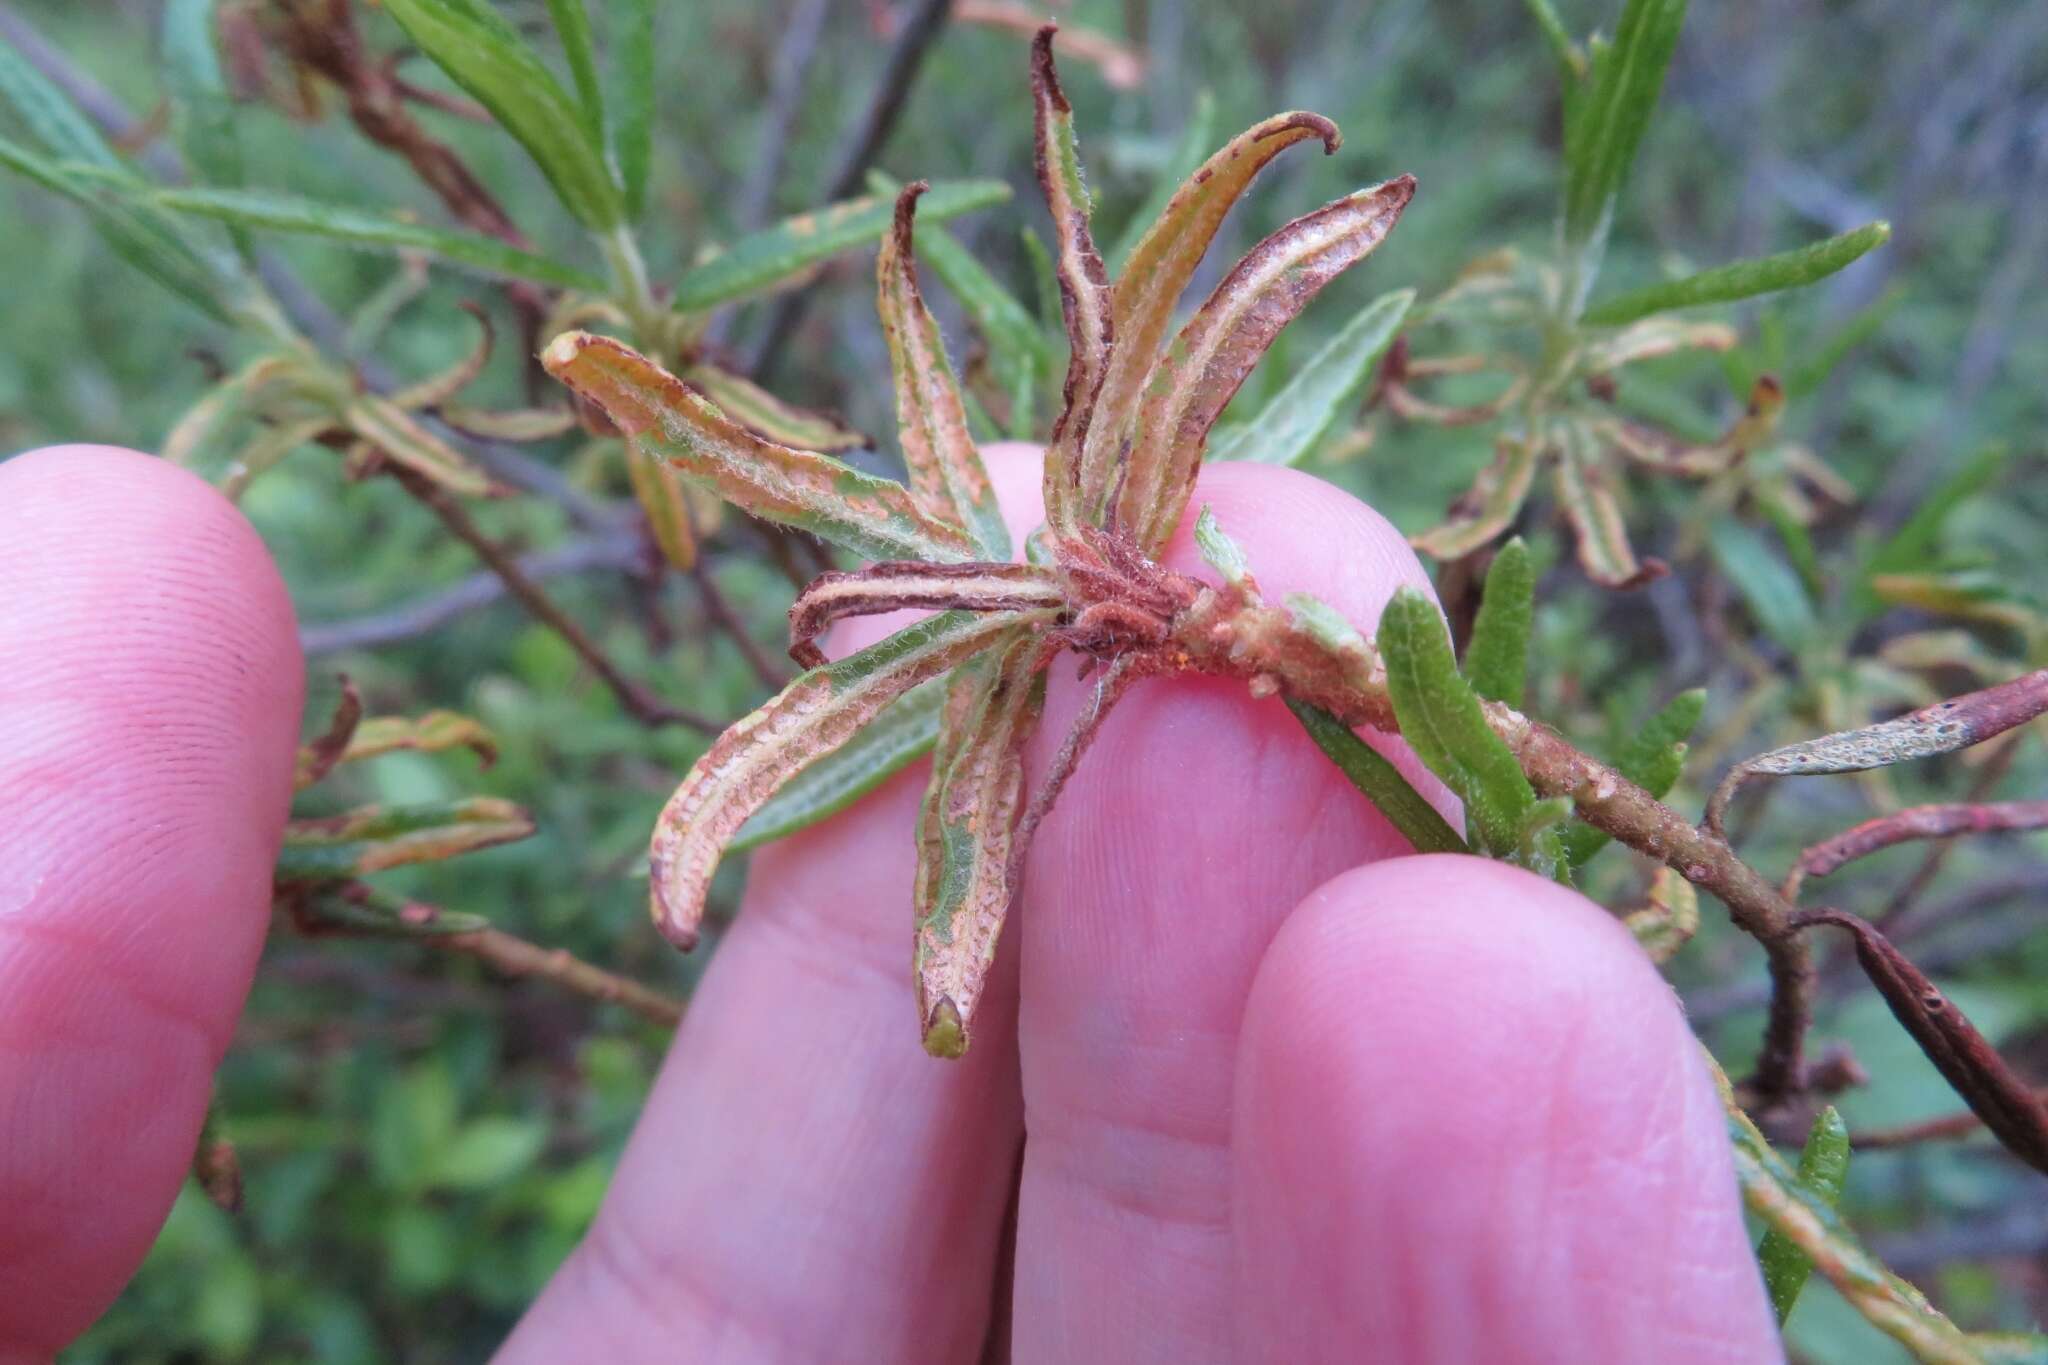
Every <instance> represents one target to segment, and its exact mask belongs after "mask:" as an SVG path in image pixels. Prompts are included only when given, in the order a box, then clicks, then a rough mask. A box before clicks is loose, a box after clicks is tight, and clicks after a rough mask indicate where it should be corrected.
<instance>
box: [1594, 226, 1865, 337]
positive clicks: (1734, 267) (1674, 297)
mask: <svg viewBox="0 0 2048 1365" xmlns="http://www.w3.org/2000/svg"><path fill="white" fill-rule="evenodd" d="M1891 235H1892V225H1891V224H1890V223H1870V224H1866V225H1865V226H1863V227H1860V228H1857V229H1856V230H1855V231H1853V232H1845V233H1843V234H1841V235H1840V236H1839V237H1830V238H1828V239H1827V240H1826V241H1821V242H1814V243H1812V244H1810V245H1808V246H1803V247H1799V248H1797V249H1795V250H1792V251H1781V252H1779V253H1778V254H1777V255H1775V256H1763V257H1759V258H1758V259H1756V260H1753V261H1736V262H1733V263H1732V264H1729V265H1723V266H1716V267H1715V268H1714V269H1712V270H1702V271H1700V272H1699V273H1698V274H1697V275H1688V276H1686V277H1685V278H1684V279H1680V280H1667V281H1665V282H1664V283H1662V284H1653V285H1648V286H1646V287H1644V288H1642V289H1632V290H1630V291H1629V292H1628V293H1626V294H1617V295H1615V296H1614V297H1613V298H1611V299H1608V300H1607V301H1606V302H1604V303H1601V304H1599V305H1597V306H1595V307H1593V308H1589V309H1587V310H1586V314H1585V317H1584V318H1583V319H1581V320H1582V321H1583V322H1585V323H1586V324H1587V325H1589V326H1594V327H1621V326H1626V325H1627V324H1628V323H1631V322H1635V321H1637V320H1639V319H1641V318H1646V317H1648V316H1650V315H1651V314H1652V313H1663V312H1669V311H1670V310H1672V309H1674V308H1698V307H1700V306H1702V305H1704V304H1709V303H1733V302H1735V301H1736V300H1738V299H1748V298H1754V297H1756V296H1757V295H1758V294H1771V293H1776V292H1777V291H1778V290H1780V289H1797V288H1799V287H1800V286H1801V285H1808V284H1812V283H1814V282H1815V281H1817V280H1824V279H1826V278H1827V277H1828V276H1830V275H1832V274H1834V273H1835V272H1836V271H1837V270H1840V269H1842V268H1843V267H1844V266H1846V265H1848V264H1850V263H1851V262H1852V261H1855V260H1857V259H1858V258H1860V257H1861V256H1863V254H1864V253H1866V252H1868V251H1871V250H1872V249H1874V248H1876V247H1878V246H1881V245H1883V244H1884V243H1885V242H1887V241H1889V240H1890V239H1891Z"/></svg>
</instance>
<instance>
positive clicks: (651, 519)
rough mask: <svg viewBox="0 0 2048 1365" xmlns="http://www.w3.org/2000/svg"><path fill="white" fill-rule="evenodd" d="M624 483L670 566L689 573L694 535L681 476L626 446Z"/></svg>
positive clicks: (635, 446)
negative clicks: (626, 484) (625, 481)
mask: <svg viewBox="0 0 2048 1365" xmlns="http://www.w3.org/2000/svg"><path fill="white" fill-rule="evenodd" d="M626 480H627V482H628V483H629V484H630V485H631V486H632V489H633V498H634V500H635V501H636V502H638V503H639V504H640V510H641V511H642V512H644V513H646V515H647V529H648V531H649V532H650V533H652V534H653V536H654V543H655V545H656V546H658V547H659V548H660V550H661V557H662V558H663V559H664V560H666V561H667V562H668V564H669V565H670V567H672V568H675V569H677V570H680V571H681V572H683V573H688V572H689V571H690V570H691V569H693V568H695V567H696V565H697V532H696V529H695V528H694V527H693V526H692V525H691V523H690V504H689V501H688V499H686V498H685V497H684V496H683V476H682V474H681V472H680V471H679V470H678V469H677V468H676V467H675V466H674V465H672V464H670V463H669V462H668V461H667V460H663V459H658V458H656V457H655V456H653V455H650V454H649V453H648V452H647V451H646V450H645V449H644V448H643V447H642V446H641V445H640V444H639V443H637V442H628V443H627V446H626Z"/></svg>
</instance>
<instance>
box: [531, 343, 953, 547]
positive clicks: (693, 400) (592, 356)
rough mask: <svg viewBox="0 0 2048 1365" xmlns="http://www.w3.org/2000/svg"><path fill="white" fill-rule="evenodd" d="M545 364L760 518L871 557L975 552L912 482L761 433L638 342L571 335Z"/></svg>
mask: <svg viewBox="0 0 2048 1365" xmlns="http://www.w3.org/2000/svg"><path fill="white" fill-rule="evenodd" d="M541 363H542V364H544V365H545V366H547V369H548V372H549V373H550V374H552V375H554V376H555V377H556V378H557V379H560V380H561V381H562V382H563V383H565V384H567V385H569V386H570V387H571V388H572V389H574V390H575V391H576V392H577V393H579V394H580V395H582V396H583V397H584V398H586V399H588V400H590V401H591V402H592V403H595V404H596V405H597V406H598V407H599V408H601V409H603V410H604V413H605V415H606V416H607V417H609V418H610V419H611V421H612V423H613V424H614V425H615V426H617V427H618V428H619V430H620V431H621V432H623V433H624V434H625V435H626V437H627V439H628V440H630V441H632V442H633V443H634V445H635V446H636V447H638V448H639V449H640V450H642V451H643V452H645V453H646V454H648V455H650V456H652V457H655V458H658V459H663V460H667V461H669V462H670V463H671V464H673V465H675V466H676V467H677V468H679V469H681V470H682V471H683V472H684V473H686V474H688V475H690V476H691V477H692V478H694V479H696V480H697V481H698V482H700V483H702V484H704V485H706V486H707V487H709V488H711V489H713V490H714V491H716V492H717V493H718V494H719V495H720V496H721V497H723V498H725V499H727V500H728V501H730V502H733V503H735V504H737V505H738V506H739V507H740V508H741V509H742V510H744V511H747V512H751V513H752V514H754V515H755V516H757V517H762V518H765V519H767V520H769V521H774V522H779V523H781V524H782V525H784V526H794V527H796V528H797V529H798V530H803V531H810V532H813V533H814V534H816V535H820V536H823V537H824V538H825V539H827V540H830V541H833V542H834V543H836V544H839V545H843V546H845V547H846V548H847V549H849V550H852V551H853V552H854V553H855V554H858V555H861V556H863V557H865V558H868V559H923V560H931V561H935V562H940V563H952V562H958V561H961V560H968V559H972V558H974V544H973V542H972V541H971V540H969V539H968V536H967V533H966V532H964V531H962V530H960V529H959V528H958V527H954V526H949V525H947V524H945V523H944V522H941V521H937V520H934V519H933V518H932V517H930V516H928V515H927V514H926V513H925V512H924V511H923V510H922V509H921V508H919V507H918V506H917V505H916V503H915V502H914V501H913V499H912V498H911V496H910V492H909V490H908V489H906V488H904V487H903V485H902V484H899V483H896V482H894V481H893V480H889V479H878V478H876V477H874V476H873V475H871V474H863V473H862V472H861V471H859V470H858V469H855V468H854V467H853V466H852V465H849V464H847V463H845V462H844V461H841V460H835V459H833V458H832V457H831V456H830V455H821V454H818V453H817V452H815V451H809V450H794V449H791V448H790V447H788V446H783V445H777V444H776V443H775V442H773V441H769V440H765V439H763V438H762V437H760V436H757V435H755V434H754V433H753V432H751V431H749V430H747V429H746V428H745V427H743V426H741V425H740V424H739V423H738V422H735V421H733V420H732V418H730V417H728V416H726V414H725V413H723V412H722V411H720V410H719V409H718V408H717V407H715V406H714V405H712V404H711V403H710V402H709V401H707V400H706V399H705V397H704V396H703V395H702V394H700V393H698V392H697V391H696V390H694V389H692V388H691V387H690V386H689V385H687V384H685V383H684V382H683V381H682V380H680V379H678V378H676V377H675V376H674V375H672V374H670V373H669V372H668V371H667V370H664V369H663V368H662V367H661V366H659V365H657V364H656V363H655V362H654V361H652V360H649V359H648V358H647V357H646V356H644V355H641V354H640V353H639V352H638V351H635V350H634V349H633V348H632V347H630V346H626V345H624V344H622V343H620V342H617V341H613V340H612V339H611V338H609V337H601V336H594V335H592V334H590V333H588V332H565V333H563V334H562V335H561V336H558V337H556V338H555V339H554V340H553V341H552V342H550V343H548V348H547V351H546V352H545V353H544V354H543V355H542V356H541Z"/></svg>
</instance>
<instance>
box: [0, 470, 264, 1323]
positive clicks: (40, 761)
mask: <svg viewBox="0 0 2048 1365" xmlns="http://www.w3.org/2000/svg"><path fill="white" fill-rule="evenodd" d="M303 692H304V664H303V661H302V658H301V656H300V653H299V649H298V644H297V638H296V633H295V630H294V627H293V621H292V612H291V605H290V601H289V599H288V597H287V596H286V593H285V590H284V585H283V582H282V581H281V579H280V578H279V576H278V573H277V570H276V568H275V567H274V566H273V565H272V563H271V562H270V559H269V556H268V555H267V554H266V553H265V552H264V549H263V546H262V542H261V540H260V539H259V538H258V537H257V535H256V533H255V531H254V530H253V529H252V528H251V527H250V526H249V524H248V523H247V521H246V520H244V519H243V518H242V516H241V514H240V513H239V512H237V511H236V510H235V508H234V507H233V506H232V505H231V504H230V503H228V502H227V501H226V499H224V498H222V497H221V496H220V495H219V494H218V493H217V492H215V491H214V490H213V489H211V488H210V487H208V486H207V485H206V484H205V483H203V482H202V481H201V480H199V479H197V478H195V477H194V476H192V475H191V474H189V473H187V472H185V471H184V470H181V469H177V468H175V467H173V466H171V465H169V464H167V463H165V462H164V461H162V460H159V459H155V458H153V457H150V456H146V455H140V454H137V453H135V452H133V451H127V450H120V449H115V448H111V447H105V446H76V445H75V446H54V447H49V448H45V449H42V450H37V451H33V452H30V453H28V454H24V455H21V456H18V457H16V458H14V459H12V460H9V461H7V462H6V463H4V464H0V1208H6V1209H7V1210H8V1213H9V1216H8V1218H7V1219H5V1220H0V1343H4V1344H5V1345H7V1346H16V1345H21V1346H26V1347H28V1348H39V1349H45V1350H48V1349H54V1348H55V1347H56V1346H57V1345H60V1344H61V1343H62V1342H63V1341H64V1340H66V1339H67V1338H68V1337H69V1336H70V1335H72V1334H74V1333H75V1332H77V1331H78V1330H80V1329H81V1328H83V1327H84V1326H85V1324H86V1323H88V1322H89V1321H90V1320H91V1319H92V1317H93V1316H94V1315H96V1314H97V1313H98V1312H99V1311H100V1310H101V1309H102V1308H103V1307H104V1306H105V1303H106V1302H107V1301H108V1300H109V1299H111V1297H112V1296H113V1294H114V1293H115V1292H116V1291H117V1290H118V1289H119V1287H120V1285H121V1283H122V1282H123V1281H124V1280H125V1279H126V1277H127V1275H128V1274H129V1273H130V1272H131V1271H132V1270H133V1268H134V1265H135V1263H136V1262H137V1261H138V1260H139V1259H140V1258H141V1255H142V1253H143V1251H145V1250H146V1249H147V1247H148V1245H149V1243H150V1241H151V1239H152V1238H153V1237H154V1235H155V1232H156V1229H157V1227H158V1226H159V1225H160V1223H161V1221H162V1218H163V1215H164V1213H165V1211H166V1210H167V1209H168V1207H169V1204H170V1201H171V1199H172V1197H173V1196H174V1195H175V1193H176V1191H177V1188H178V1185H179V1184H180V1182H181V1179H182V1175H183V1171H184V1169H185V1167H186V1165H187V1164H188V1163H189V1161H190V1159H191V1152H192V1144H193V1141H194V1139H195V1137H196V1134H197V1131H198V1127H199V1123H200V1120H201V1118H202V1116H203V1114H204V1111H205V1105H206V1099H207V1092H208V1088H209V1084H210V1078H211V1074H212V1071H213V1069H214V1067H215V1066H216V1065H217V1064H218V1061H219V1058H220V1054H221V1052H222V1051H223V1050H224V1049H225V1047H226V1044H227V1040H228V1037H229V1035H230V1033H231V1031H232V1029H233V1025H234V1019H235V1016H236V1014H237V1012H238V1011H239V1009H240V1007H241V1002H242V999H243V997H244V995H245V994H246V992H247V989H248V984H249V979H250V976H251V974H252V972H253V970H254V966H255V961H256V957H257V954H258V952H259V951H260V948H261V945H262V940H263V935H264V930H265V927H266V926H267V923H268V905H269V886H270V874H271V867H272V865H273V863H274V861H275V858H276V852H277V843H278V837H279V832H280V830H281V828H282V825H283V822H284V819H285V815H286V812H287V808H288V805H289V802H290V794H291V779H292V756H293V753H294V751H295V749H296V745H297V739H298V727H299V714H300V710H301V707H302V703H303Z"/></svg>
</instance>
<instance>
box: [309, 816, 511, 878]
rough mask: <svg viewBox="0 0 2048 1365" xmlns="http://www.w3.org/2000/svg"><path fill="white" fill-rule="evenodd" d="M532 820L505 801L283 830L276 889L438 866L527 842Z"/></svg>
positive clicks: (322, 822)
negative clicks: (431, 864)
mask: <svg viewBox="0 0 2048 1365" xmlns="http://www.w3.org/2000/svg"><path fill="white" fill-rule="evenodd" d="M533 830H534V824H533V818H532V817H531V816H529V815H528V814H527V813H526V812H525V811H524V810H522V809H520V808H519V807H518V806H516V805H514V804H512V803H511V802H510V801H500V800H497V799H496V798H493V797H482V796H479V797H471V798H468V799H467V800H462V801H445V802H430V803H427V804H423V805H416V806H362V807H359V808H358V809H355V810H352V811H347V812H345V813H343V814H341V815H331V816H325V817H322V818H320V819H313V820H293V821H290V822H289V823H287V824H286V825H285V829H284V846H283V847H282V848H281V849H280V850H279V851H278V855H277V879H278V880H279V881H323V880H327V881H331V880H339V879H342V878H347V877H360V876H363V875H365V874H367V873H371V872H381V871H383V870H385V869H386V868H393V867H403V866H405V865H407V864H409V863H426V862H440V861H442V860H443V859H447V858H454V857H459V856H461V855H462V854H464V853H473V852H475V851H476V850H477V849H481V848H491V847H493V846H495V845H498V844H508V843H512V842H514V841H516V840H519V839H524V838H526V837H528V836H529V835H531V834H532V833H533Z"/></svg>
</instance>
